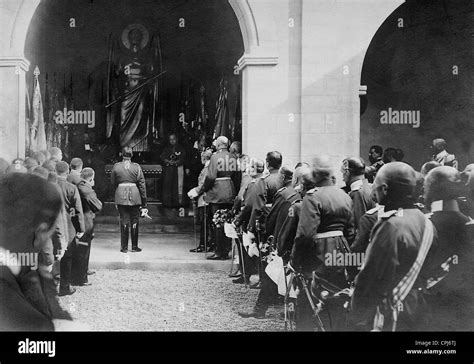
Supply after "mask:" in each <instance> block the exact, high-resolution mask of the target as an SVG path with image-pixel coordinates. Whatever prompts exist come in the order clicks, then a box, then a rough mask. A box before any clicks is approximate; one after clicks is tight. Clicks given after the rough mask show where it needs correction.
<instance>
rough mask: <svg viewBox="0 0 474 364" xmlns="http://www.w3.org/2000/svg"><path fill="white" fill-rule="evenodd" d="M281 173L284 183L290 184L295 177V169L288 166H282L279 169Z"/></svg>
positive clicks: (285, 184)
mask: <svg viewBox="0 0 474 364" xmlns="http://www.w3.org/2000/svg"><path fill="white" fill-rule="evenodd" d="M279 173H280V175H281V179H282V181H283V185H284V186H287V185H289V184H290V183H291V180H292V179H293V170H292V169H291V168H290V167H288V166H282V167H281V168H280V170H279Z"/></svg>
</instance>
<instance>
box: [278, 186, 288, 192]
mask: <svg viewBox="0 0 474 364" xmlns="http://www.w3.org/2000/svg"><path fill="white" fill-rule="evenodd" d="M284 190H286V187H282V188H280V189H279V190H278V191H277V193H279V192H282V191H284Z"/></svg>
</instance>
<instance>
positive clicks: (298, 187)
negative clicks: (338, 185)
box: [275, 165, 315, 264]
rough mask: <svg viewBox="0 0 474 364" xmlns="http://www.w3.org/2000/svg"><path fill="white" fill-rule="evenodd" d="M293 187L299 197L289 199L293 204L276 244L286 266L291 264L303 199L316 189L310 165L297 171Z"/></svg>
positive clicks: (303, 166)
mask: <svg viewBox="0 0 474 364" xmlns="http://www.w3.org/2000/svg"><path fill="white" fill-rule="evenodd" d="M293 186H294V187H295V191H296V192H297V195H296V196H294V197H290V199H289V201H291V204H290V206H289V208H288V212H287V214H286V216H285V219H284V221H283V223H282V225H281V228H280V230H279V232H278V235H277V237H276V244H275V245H276V248H277V253H278V255H279V256H280V257H282V259H283V263H284V264H286V263H288V262H289V260H290V255H291V251H292V250H293V243H294V240H295V235H296V229H297V228H298V222H299V218H300V211H301V205H302V202H303V198H304V196H305V195H306V193H307V192H308V191H310V190H312V189H313V188H314V187H315V186H314V180H313V170H312V169H311V167H309V165H302V166H301V167H299V168H297V169H296V170H295V174H294V178H293Z"/></svg>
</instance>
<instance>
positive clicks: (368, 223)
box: [351, 206, 383, 253]
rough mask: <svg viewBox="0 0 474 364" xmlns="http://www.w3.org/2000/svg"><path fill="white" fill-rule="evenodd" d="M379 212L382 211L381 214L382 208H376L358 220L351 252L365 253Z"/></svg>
mask: <svg viewBox="0 0 474 364" xmlns="http://www.w3.org/2000/svg"><path fill="white" fill-rule="evenodd" d="M380 210H382V213H383V207H380V206H376V207H374V208H371V209H370V210H368V211H367V212H366V213H365V214H364V215H362V217H361V218H360V220H359V226H358V227H357V234H356V237H355V239H354V243H353V244H352V245H351V251H352V252H354V253H365V251H366V250H367V247H368V246H369V243H370V233H371V232H372V228H373V227H374V225H375V223H376V222H377V219H378V216H379V211H380Z"/></svg>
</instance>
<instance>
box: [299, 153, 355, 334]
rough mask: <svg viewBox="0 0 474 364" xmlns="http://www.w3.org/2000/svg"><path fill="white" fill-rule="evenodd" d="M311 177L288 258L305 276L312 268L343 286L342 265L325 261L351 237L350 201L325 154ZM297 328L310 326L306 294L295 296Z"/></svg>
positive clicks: (344, 250)
mask: <svg viewBox="0 0 474 364" xmlns="http://www.w3.org/2000/svg"><path fill="white" fill-rule="evenodd" d="M312 167H313V178H314V183H315V185H316V188H314V189H312V190H310V191H308V192H307V193H306V196H305V197H304V199H303V204H302V207H301V216H300V219H299V222H298V228H297V231H296V237H295V242H294V245H293V250H292V252H291V257H290V265H291V267H292V268H293V269H294V270H295V271H297V272H299V273H302V274H303V275H304V276H305V278H306V279H310V278H311V277H312V273H313V271H316V273H317V274H318V275H319V276H321V277H323V278H325V279H327V280H328V281H330V282H332V283H333V284H335V285H337V286H339V287H344V286H345V285H346V284H347V282H346V277H345V269H344V268H345V267H344V266H338V265H337V264H336V262H334V264H332V265H330V266H329V265H327V264H326V259H327V255H328V254H330V255H334V253H336V254H337V253H347V252H348V251H349V246H350V243H352V240H353V238H354V222H353V214H352V200H351V198H350V197H349V196H348V195H347V194H346V193H345V192H344V191H343V190H342V189H340V188H339V187H336V186H335V185H334V178H333V176H334V172H333V169H332V167H331V163H330V159H329V157H327V156H318V157H316V158H315V159H314V160H313V163H312ZM297 309H298V317H297V322H296V326H297V329H298V330H302V331H308V330H312V329H313V323H312V316H313V313H312V310H311V306H310V305H309V302H308V300H307V298H306V296H305V294H304V293H303V294H300V295H299V296H298V299H297Z"/></svg>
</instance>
